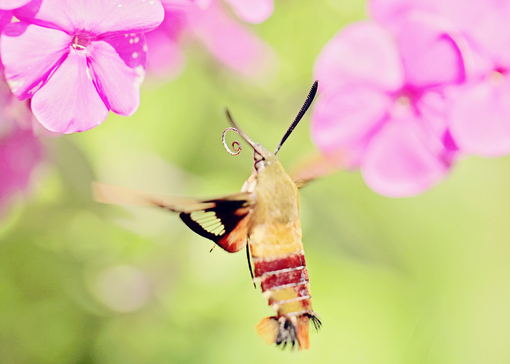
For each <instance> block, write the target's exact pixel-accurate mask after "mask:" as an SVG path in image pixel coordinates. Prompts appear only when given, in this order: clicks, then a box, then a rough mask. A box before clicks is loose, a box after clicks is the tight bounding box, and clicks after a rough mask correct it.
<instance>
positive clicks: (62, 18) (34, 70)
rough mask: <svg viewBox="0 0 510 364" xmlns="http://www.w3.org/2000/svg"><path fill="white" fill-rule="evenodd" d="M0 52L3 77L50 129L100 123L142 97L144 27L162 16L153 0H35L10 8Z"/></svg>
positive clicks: (130, 109) (133, 107)
mask: <svg viewBox="0 0 510 364" xmlns="http://www.w3.org/2000/svg"><path fill="white" fill-rule="evenodd" d="M15 16H16V17H17V18H18V19H20V20H21V21H20V22H16V23H11V24H9V25H7V26H6V28H5V30H4V32H3V34H2V38H1V46H0V52H1V54H2V61H3V63H4V66H5V75H6V79H7V81H8V83H9V86H10V87H11V90H12V92H13V93H14V94H15V95H16V96H17V97H18V98H20V99H21V100H23V99H26V98H28V97H32V111H33V113H34V115H35V116H36V117H37V119H38V120H39V122H40V123H41V124H42V125H43V126H44V127H45V128H47V129H49V130H51V131H57V132H63V133H72V132H76V131H84V130H88V129H91V128H93V127H95V126H97V125H99V124H101V123H102V122H103V121H104V120H105V119H106V116H107V115H108V111H109V110H112V111H113V112H115V113H117V114H121V115H131V114H133V113H134V112H135V111H136V109H137V108H138V105H139V102H140V91H139V87H140V84H141V82H142V80H143V77H144V73H145V72H144V66H145V58H146V50H145V38H144V36H143V32H145V31H149V30H152V29H154V28H156V27H157V26H158V25H159V24H160V23H161V21H162V20H163V16H164V12H163V7H162V6H161V4H160V3H159V1H157V0H109V1H100V0H89V1H87V2H86V6H85V3H82V2H80V1H74V0H44V1H41V0H34V1H31V2H30V3H28V4H27V5H26V6H25V7H22V8H20V9H18V10H15Z"/></svg>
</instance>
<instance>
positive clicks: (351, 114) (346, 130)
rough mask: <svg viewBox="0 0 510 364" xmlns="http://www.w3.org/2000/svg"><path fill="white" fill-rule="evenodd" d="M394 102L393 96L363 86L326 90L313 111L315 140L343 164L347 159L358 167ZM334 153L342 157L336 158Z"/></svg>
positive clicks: (324, 151)
mask: <svg viewBox="0 0 510 364" xmlns="http://www.w3.org/2000/svg"><path fill="white" fill-rule="evenodd" d="M390 104H391V99H390V98H389V97H388V96H387V95H385V94H384V93H382V92H379V91H377V90H374V89H370V88H367V87H362V86H360V87H355V86H344V87H343V88H340V89H337V90H334V91H332V92H329V93H323V94H321V96H320V98H319V99H318V100H317V102H316V104H315V107H314V110H313V115H312V124H311V133H312V140H313V141H314V143H315V145H317V147H318V148H319V149H320V150H321V151H322V152H323V153H324V154H325V155H326V156H328V157H330V158H331V159H332V162H338V164H339V166H340V167H342V166H343V164H344V163H345V159H347V162H348V164H349V165H350V167H357V166H358V165H359V162H360V156H361V155H362V153H363V152H364V149H365V147H366V145H367V143H368V142H369V141H370V138H371V137H372V135H373V134H374V132H376V130H378V128H380V126H381V123H383V122H384V118H385V117H386V115H387V110H388V109H389V108H390ZM340 152H341V153H340ZM334 156H339V157H341V160H339V161H335V160H333V159H335V157H334Z"/></svg>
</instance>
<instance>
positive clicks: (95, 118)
mask: <svg viewBox="0 0 510 364" xmlns="http://www.w3.org/2000/svg"><path fill="white" fill-rule="evenodd" d="M32 111H33V113H34V115H35V117H36V118H37V119H38V120H39V122H40V123H41V124H42V125H43V126H44V127H45V128H46V129H48V130H51V131H56V132H61V133H66V134H68V133H74V132H77V131H84V130H88V129H91V128H93V127H95V126H98V125H99V124H101V123H102V122H103V121H104V120H105V119H106V117H107V116H108V109H107V108H106V106H105V104H104V102H103V101H102V100H101V98H100V97H99V94H98V93H97V90H96V88H95V87H94V84H93V83H92V80H91V77H90V72H89V70H88V69H87V60H86V56H85V54H84V52H82V51H76V50H74V49H72V50H71V53H70V54H69V56H68V57H67V59H66V60H65V61H64V63H62V65H61V66H60V67H59V68H58V69H57V70H56V71H55V73H54V74H53V75H52V76H51V78H50V79H49V80H48V82H47V83H46V84H45V85H44V86H43V87H42V88H41V89H40V90H39V91H37V92H36V93H35V95H34V97H33V98H32Z"/></svg>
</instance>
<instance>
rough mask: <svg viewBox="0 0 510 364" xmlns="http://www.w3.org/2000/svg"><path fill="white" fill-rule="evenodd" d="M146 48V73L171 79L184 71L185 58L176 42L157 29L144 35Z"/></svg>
mask: <svg viewBox="0 0 510 364" xmlns="http://www.w3.org/2000/svg"><path fill="white" fill-rule="evenodd" d="M145 38H146V39H147V48H148V50H149V53H148V58H147V71H148V72H149V73H151V74H152V75H154V76H157V77H169V78H173V77H176V76H178V75H179V74H180V73H181V72H182V70H183V69H184V63H185V58H184V54H183V53H182V51H181V49H180V48H179V46H178V44H177V42H176V40H174V39H172V38H171V37H169V36H168V35H167V34H166V32H164V31H163V30H160V29H159V28H158V29H156V30H153V31H152V32H149V33H147V34H146V35H145Z"/></svg>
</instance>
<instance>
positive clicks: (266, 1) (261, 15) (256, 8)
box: [225, 0, 274, 24]
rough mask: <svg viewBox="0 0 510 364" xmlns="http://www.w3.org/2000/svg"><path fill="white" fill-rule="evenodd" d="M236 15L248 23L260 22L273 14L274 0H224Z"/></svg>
mask: <svg viewBox="0 0 510 364" xmlns="http://www.w3.org/2000/svg"><path fill="white" fill-rule="evenodd" d="M225 2H226V3H228V4H229V5H230V7H231V8H232V10H233V11H234V12H235V13H236V14H237V16H238V17H239V18H240V19H242V20H244V21H246V22H248V23H254V24H258V23H262V22H263V21H265V20H267V18H269V17H270V16H271V14H273V11H274V0H225Z"/></svg>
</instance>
